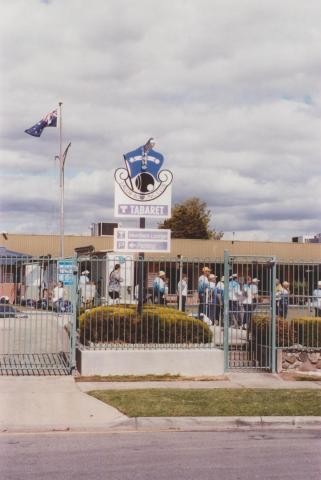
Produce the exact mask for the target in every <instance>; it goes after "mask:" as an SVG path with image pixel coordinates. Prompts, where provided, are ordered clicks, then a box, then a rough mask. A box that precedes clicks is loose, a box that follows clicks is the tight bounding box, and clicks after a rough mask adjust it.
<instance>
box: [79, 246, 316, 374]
mask: <svg viewBox="0 0 321 480" xmlns="http://www.w3.org/2000/svg"><path fill="white" fill-rule="evenodd" d="M78 264H79V272H80V280H79V297H78V300H79V303H78V312H79V316H78V333H79V343H80V345H81V348H85V349H107V348H162V347H166V348H169V347H170V348H222V349H223V348H224V347H225V349H226V351H227V352H228V359H229V360H228V366H229V367H231V368H233V367H235V368H236V367H238V366H240V367H244V368H246V367H249V368H259V367H262V368H272V360H273V359H272V352H273V350H272V348H294V347H295V346H296V347H298V346H301V348H320V347H321V339H320V325H321V324H320V322H321V320H320V319H319V317H320V308H321V284H319V287H320V288H318V282H320V278H321V276H320V264H316V263H309V262H306V263H297V262H291V263H284V262H277V261H276V259H274V258H272V257H236V256H234V257H229V262H228V266H227V267H226V266H225V271H224V261H222V259H213V258H206V259H191V260H189V259H184V258H173V259H144V260H143V259H139V258H138V257H134V256H127V257H126V256H117V255H115V254H103V255H102V256H100V257H97V256H92V255H91V256H86V257H79V258H78ZM118 265H119V268H118ZM116 266H117V268H116V269H115V267H116ZM205 267H207V268H208V269H209V271H208V272H206V276H207V280H208V286H207V287H206V288H205V289H204V291H203V292H202V291H201V290H200V279H201V277H202V275H203V273H204V272H203V269H204V268H205ZM226 268H227V270H226ZM273 269H274V271H272V270H273ZM224 273H225V275H224ZM233 276H234V278H233ZM114 277H115V278H116V283H115V282H114V280H115V279H114ZM117 277H118V280H117ZM222 277H224V278H222ZM140 278H142V281H141V285H142V289H140V285H139V281H140ZM184 279H185V280H186V285H185V286H183V284H182V283H181V282H183V283H184ZM234 280H235V283H236V284H237V285H238V287H237V288H238V289H239V291H238V292H237V295H234V294H233V288H234V287H233V281H234ZM115 285H116V287H115ZM159 285H161V288H159ZM253 285H255V288H254V287H253ZM253 289H254V291H255V290H256V289H257V293H256V294H255V295H254V298H249V297H250V296H253V295H252V291H253ZM224 291H225V292H226V291H228V292H229V293H228V295H224ZM234 293H235V292H234ZM140 300H142V302H141V303H142V304H143V305H142V308H141V309H140V305H139V303H140ZM224 310H225V324H224ZM273 321H274V324H273ZM224 326H225V327H226V328H224ZM273 335H274V336H273ZM233 352H234V353H233Z"/></svg>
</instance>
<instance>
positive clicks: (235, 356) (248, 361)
mask: <svg viewBox="0 0 321 480" xmlns="http://www.w3.org/2000/svg"><path fill="white" fill-rule="evenodd" d="M252 356H253V353H252V352H249V351H246V350H232V351H230V352H229V367H230V368H242V367H246V368H249V367H254V368H255V367H258V366H259V362H258V361H257V360H254V359H253V358H251V357H252Z"/></svg>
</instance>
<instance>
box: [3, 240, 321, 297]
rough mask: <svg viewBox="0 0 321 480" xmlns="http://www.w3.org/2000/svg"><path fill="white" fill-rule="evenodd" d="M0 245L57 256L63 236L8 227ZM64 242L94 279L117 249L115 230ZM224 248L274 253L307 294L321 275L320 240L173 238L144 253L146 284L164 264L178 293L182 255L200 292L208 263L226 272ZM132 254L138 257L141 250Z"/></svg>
mask: <svg viewBox="0 0 321 480" xmlns="http://www.w3.org/2000/svg"><path fill="white" fill-rule="evenodd" d="M1 246H2V247H5V248H7V249H8V250H12V251H17V252H23V253H24V254H25V255H27V256H32V257H41V256H46V257H47V256H51V258H58V257H59V249H60V238H59V236H58V235H32V234H10V233H8V234H6V235H5V237H3V238H2V239H1ZM64 248H65V256H66V257H72V256H74V255H78V257H80V258H81V260H82V262H81V269H88V270H89V271H90V272H91V280H92V281H94V282H97V281H98V278H94V267H93V265H94V263H95V259H103V258H104V257H106V255H107V252H113V235H104V236H102V235H99V234H98V235H97V234H96V235H95V234H94V235H92V236H89V235H87V236H85V235H66V236H65V242H64ZM224 251H228V252H229V254H230V255H231V256H233V255H236V256H241V257H244V264H245V263H246V261H247V260H246V257H258V258H263V257H266V258H268V257H276V259H277V262H278V264H279V267H278V268H279V269H278V272H277V275H278V276H279V277H280V279H281V280H282V281H283V280H288V281H289V282H290V283H291V284H292V285H294V284H295V283H297V284H298V283H299V282H301V283H305V284H308V285H309V289H308V290H309V292H306V294H308V295H309V294H310V295H311V293H312V290H313V288H315V284H316V282H317V281H318V280H320V278H321V277H320V275H321V243H297V242H258V241H228V240H188V239H172V241H171V252H170V253H162V254H152V253H150V254H148V253H146V254H145V267H144V268H145V270H144V271H145V274H146V286H147V287H150V286H151V284H152V281H153V278H154V277H155V275H157V272H158V271H159V270H164V271H165V272H166V276H167V277H168V279H169V293H170V294H172V295H175V292H176V286H177V279H178V270H179V259H181V262H182V268H183V270H184V271H185V272H186V273H187V275H188V278H189V289H190V290H192V291H194V292H195V293H196V289H197V279H198V276H199V273H200V270H201V268H202V267H203V266H204V265H209V266H210V267H211V269H212V271H213V272H215V273H216V275H217V276H218V277H220V276H221V275H223V261H224ZM133 258H134V260H137V258H138V256H137V254H136V256H135V255H134V257H133ZM244 264H243V265H241V266H239V267H237V270H238V271H237V273H238V274H239V275H241V276H244V277H245V276H246V275H247V274H250V275H252V276H258V277H259V278H261V287H262V288H263V285H262V283H263V282H264V276H265V272H264V270H263V269H262V267H261V266H260V265H261V264H258V265H257V266H256V265H255V262H254V263H253V261H251V270H249V269H248V268H246V269H245V268H244ZM260 269H261V270H260ZM310 290H311V291H310Z"/></svg>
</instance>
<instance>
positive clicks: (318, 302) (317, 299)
mask: <svg viewBox="0 0 321 480" xmlns="http://www.w3.org/2000/svg"><path fill="white" fill-rule="evenodd" d="M313 305H314V315H315V316H316V317H321V280H319V281H318V283H317V288H316V289H315V290H313Z"/></svg>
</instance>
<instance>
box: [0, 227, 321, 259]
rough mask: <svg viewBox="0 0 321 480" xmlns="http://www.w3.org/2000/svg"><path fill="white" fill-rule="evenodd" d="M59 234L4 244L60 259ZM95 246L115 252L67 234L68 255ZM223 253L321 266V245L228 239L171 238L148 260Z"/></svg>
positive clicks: (109, 242) (14, 237) (17, 237)
mask: <svg viewBox="0 0 321 480" xmlns="http://www.w3.org/2000/svg"><path fill="white" fill-rule="evenodd" d="M59 240H60V237H59V235H28V234H10V233H9V234H8V240H3V242H2V243H3V244H4V246H5V247H6V248H8V249H13V250H18V251H24V252H26V254H27V255H33V256H41V255H52V256H53V257H59ZM91 245H92V246H94V248H95V250H96V251H112V250H113V237H112V236H106V237H92V236H89V235H66V236H65V256H66V257H67V256H72V255H73V254H74V250H75V248H81V247H87V246H91ZM224 250H227V251H228V252H229V253H230V255H242V256H243V255H245V256H246V255H247V256H267V257H268V256H275V257H277V259H278V260H283V261H302V262H314V263H315V262H317V263H321V244H319V243H292V242H257V241H256V242H255V241H234V242H233V241H229V240H187V239H172V246H171V253H170V254H162V255H159V254H146V258H150V259H152V258H155V259H156V258H157V259H159V258H164V259H165V258H166V259H170V258H175V257H177V255H182V256H183V257H185V258H186V259H189V260H192V259H195V260H197V259H200V260H206V259H212V260H213V259H218V260H222V259H223V257H224Z"/></svg>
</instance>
